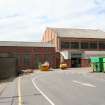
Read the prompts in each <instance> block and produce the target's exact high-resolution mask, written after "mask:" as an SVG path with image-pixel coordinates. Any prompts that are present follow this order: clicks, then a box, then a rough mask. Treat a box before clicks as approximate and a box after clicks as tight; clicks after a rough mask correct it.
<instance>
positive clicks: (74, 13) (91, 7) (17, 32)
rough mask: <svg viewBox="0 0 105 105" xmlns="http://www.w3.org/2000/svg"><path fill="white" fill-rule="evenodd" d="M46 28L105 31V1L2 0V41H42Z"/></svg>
mask: <svg viewBox="0 0 105 105" xmlns="http://www.w3.org/2000/svg"><path fill="white" fill-rule="evenodd" d="M47 27H58V28H60V27H63V28H89V29H101V30H103V31H105V0H0V41H37V42H39V41H41V38H42V35H43V32H44V30H45V29H46V28H47Z"/></svg>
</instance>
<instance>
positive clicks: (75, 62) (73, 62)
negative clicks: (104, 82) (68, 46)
mask: <svg viewBox="0 0 105 105" xmlns="http://www.w3.org/2000/svg"><path fill="white" fill-rule="evenodd" d="M71 67H81V59H80V58H71Z"/></svg>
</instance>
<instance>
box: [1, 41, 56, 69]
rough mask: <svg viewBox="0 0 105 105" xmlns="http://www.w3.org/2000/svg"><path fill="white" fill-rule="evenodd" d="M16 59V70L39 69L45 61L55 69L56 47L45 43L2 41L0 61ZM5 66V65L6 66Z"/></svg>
mask: <svg viewBox="0 0 105 105" xmlns="http://www.w3.org/2000/svg"><path fill="white" fill-rule="evenodd" d="M3 58H5V59H6V61H8V62H9V60H10V58H15V61H16V63H15V64H16V69H27V68H33V69H37V68H38V66H39V65H40V64H42V63H44V62H45V61H48V62H49V63H50V66H51V67H55V63H56V61H55V47H54V46H53V45H52V44H49V43H43V42H16V41H0V59H3ZM4 65H5V64H4Z"/></svg>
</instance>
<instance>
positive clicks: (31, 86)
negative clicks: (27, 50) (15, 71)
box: [0, 70, 105, 105]
mask: <svg viewBox="0 0 105 105" xmlns="http://www.w3.org/2000/svg"><path fill="white" fill-rule="evenodd" d="M0 105H105V74H93V73H87V72H76V71H75V72H72V71H58V70H57V71H56V70H55V71H50V72H35V73H34V74H30V75H24V76H21V77H19V78H16V79H14V80H13V81H10V82H8V83H7V85H6V87H5V89H4V90H3V92H2V93H0Z"/></svg>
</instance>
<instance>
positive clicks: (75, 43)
mask: <svg viewBox="0 0 105 105" xmlns="http://www.w3.org/2000/svg"><path fill="white" fill-rule="evenodd" d="M71 48H72V49H78V48H79V42H71Z"/></svg>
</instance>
